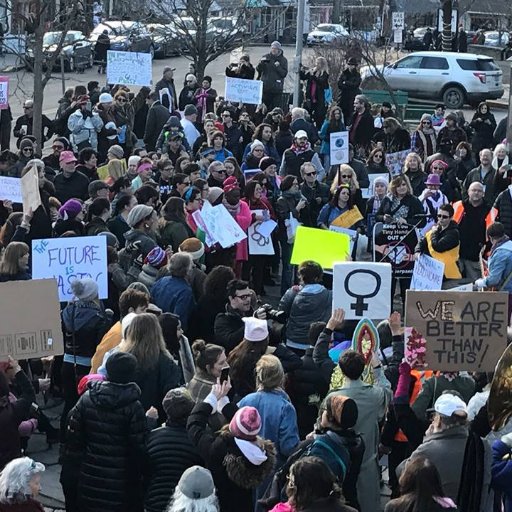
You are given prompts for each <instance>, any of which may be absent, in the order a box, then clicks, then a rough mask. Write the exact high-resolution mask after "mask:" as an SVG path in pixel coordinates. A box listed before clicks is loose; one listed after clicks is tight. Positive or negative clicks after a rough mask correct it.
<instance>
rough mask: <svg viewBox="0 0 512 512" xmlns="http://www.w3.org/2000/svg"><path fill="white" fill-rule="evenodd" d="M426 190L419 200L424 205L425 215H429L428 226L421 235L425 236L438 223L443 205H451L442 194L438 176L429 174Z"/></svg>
mask: <svg viewBox="0 0 512 512" xmlns="http://www.w3.org/2000/svg"><path fill="white" fill-rule="evenodd" d="M425 186H426V188H425V189H424V190H423V192H422V193H421V195H420V196H419V197H418V199H419V200H420V201H421V204H422V205H423V209H424V210H425V213H426V214H427V215H429V217H428V219H427V225H426V226H425V227H424V228H422V230H421V234H422V235H425V234H426V233H427V232H428V231H430V229H431V228H432V226H433V225H434V224H435V223H436V222H437V210H438V208H439V207H440V206H441V205H443V204H447V203H449V201H448V198H447V197H446V196H445V195H444V194H443V193H442V192H441V190H440V189H441V178H440V177H439V176H438V175H437V174H433V173H432V174H429V175H428V177H427V179H426V180H425Z"/></svg>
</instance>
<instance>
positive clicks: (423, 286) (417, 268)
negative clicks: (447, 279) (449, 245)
mask: <svg viewBox="0 0 512 512" xmlns="http://www.w3.org/2000/svg"><path fill="white" fill-rule="evenodd" d="M443 275H444V263H443V262H442V261H437V260H436V259H434V258H431V257H430V256H427V255H426V254H421V255H420V257H419V258H418V259H417V260H416V261H415V262H414V270H413V272H412V281H411V290H425V291H435V290H440V289H441V288H442V287H443Z"/></svg>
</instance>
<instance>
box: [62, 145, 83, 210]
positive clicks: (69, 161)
mask: <svg viewBox="0 0 512 512" xmlns="http://www.w3.org/2000/svg"><path fill="white" fill-rule="evenodd" d="M76 162H77V160H76V157H75V155H74V153H73V152H72V151H62V152H61V154H60V157H59V165H60V170H61V172H60V173H59V174H57V176H55V179H54V180H53V185H54V186H55V197H56V198H57V199H58V200H59V201H60V202H61V203H65V202H66V201H67V200H68V199H72V198H74V199H81V200H82V201H85V200H86V199H88V197H89V192H88V189H89V180H88V179H87V176H85V174H82V173H81V172H80V171H77V170H76V169H75V167H76Z"/></svg>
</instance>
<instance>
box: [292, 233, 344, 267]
mask: <svg viewBox="0 0 512 512" xmlns="http://www.w3.org/2000/svg"><path fill="white" fill-rule="evenodd" d="M349 251H350V237H349V236H347V235H345V234H343V233H336V232H334V231H327V230H325V229H317V228H307V227H304V226H299V227H298V228H297V232H296V234H295V242H294V244H293V251H292V258H291V263H292V264H293V265H300V264H301V263H302V262H303V261H307V260H312V261H316V262H317V263H319V264H320V265H322V267H323V268H324V269H331V268H333V265H334V263H337V262H339V261H345V260H346V259H347V257H348V255H349Z"/></svg>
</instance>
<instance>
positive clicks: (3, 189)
mask: <svg viewBox="0 0 512 512" xmlns="http://www.w3.org/2000/svg"><path fill="white" fill-rule="evenodd" d="M0 199H3V200H6V201H12V202H13V203H23V194H22V193H21V179H20V178H9V177H7V176H0Z"/></svg>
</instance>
